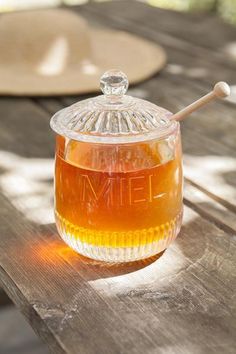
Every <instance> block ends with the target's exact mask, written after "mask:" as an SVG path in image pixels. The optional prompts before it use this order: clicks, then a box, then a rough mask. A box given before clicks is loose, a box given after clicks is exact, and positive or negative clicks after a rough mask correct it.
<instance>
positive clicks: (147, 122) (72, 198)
mask: <svg viewBox="0 0 236 354" xmlns="http://www.w3.org/2000/svg"><path fill="white" fill-rule="evenodd" d="M100 86H101V89H102V92H103V93H104V95H101V96H98V97H95V98H91V99H87V100H84V101H80V102H78V103H75V104H73V105H72V106H70V107H68V108H65V109H63V110H61V111H59V112H57V113H56V114H55V115H54V116H53V117H52V119H51V127H52V129H53V130H54V131H55V132H56V133H57V137H56V157H55V160H56V161H55V218H56V225H57V229H58V232H59V234H60V235H61V237H62V239H63V240H64V241H65V242H66V243H67V244H68V245H69V246H70V247H72V248H73V249H74V250H75V251H76V252H78V253H80V254H82V255H84V256H87V257H90V258H93V259H98V260H102V261H107V262H128V261H135V260H139V259H143V258H147V257H150V256H153V255H155V254H157V253H159V252H161V251H163V250H164V249H165V248H167V247H168V246H169V244H170V243H171V242H172V241H173V240H174V239H175V238H176V236H177V235H178V233H179V230H180V227H181V222H182V208H183V207H182V186H183V177H182V150H181V139H180V127H179V123H178V122H177V121H173V120H170V119H169V117H170V116H171V114H170V112H168V111H167V110H165V109H164V108H161V107H158V106H156V105H154V104H152V103H150V102H147V101H145V100H142V99H138V98H133V97H130V96H128V95H126V91H127V88H128V80H127V77H126V75H125V74H123V73H122V72H120V71H116V70H111V71H108V72H106V73H105V74H104V75H103V76H102V77H101V82H100Z"/></svg>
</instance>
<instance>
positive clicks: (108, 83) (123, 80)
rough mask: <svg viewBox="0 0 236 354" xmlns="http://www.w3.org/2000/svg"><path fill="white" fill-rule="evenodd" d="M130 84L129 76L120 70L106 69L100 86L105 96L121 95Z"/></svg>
mask: <svg viewBox="0 0 236 354" xmlns="http://www.w3.org/2000/svg"><path fill="white" fill-rule="evenodd" d="M128 86H129V81H128V78H127V76H126V75H125V74H124V73H123V72H122V71H119V70H109V71H106V72H105V73H104V74H103V75H102V77H101V79H100V88H101V90H102V92H103V93H104V95H105V96H110V97H111V96H113V97H114V98H115V97H118V98H119V97H121V96H123V95H125V94H126V91H127V89H128Z"/></svg>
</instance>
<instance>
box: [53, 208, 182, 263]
mask: <svg viewBox="0 0 236 354" xmlns="http://www.w3.org/2000/svg"><path fill="white" fill-rule="evenodd" d="M56 223H57V228H58V231H59V234H60V235H61V237H62V239H63V240H64V241H65V242H66V243H67V244H68V245H69V246H70V247H71V248H72V249H74V250H75V251H76V252H78V253H80V254H82V255H84V256H86V257H89V258H93V259H97V260H100V261H106V262H130V261H137V260H140V259H144V258H148V257H151V256H154V255H155V254H157V253H160V252H162V251H163V250H164V249H166V248H167V247H168V246H169V245H170V243H171V242H172V241H173V240H174V239H175V238H176V236H177V235H178V233H179V231H180V227H181V223H182V213H180V214H179V215H178V216H177V217H176V218H175V219H173V220H171V221H170V222H168V223H165V224H162V225H160V226H157V227H154V228H153V227H152V228H149V229H143V230H135V231H129V232H121V233H119V232H111V233H109V232H108V231H105V232H104V233H103V232H102V231H97V232H96V231H93V230H87V229H83V228H81V227H78V228H77V227H75V226H74V225H72V224H71V223H69V222H68V221H66V220H65V219H64V218H62V217H61V216H60V215H59V214H58V213H56ZM108 233H109V234H110V235H109V237H108V235H107V234H108ZM95 234H96V237H95ZM91 235H92V236H91ZM125 235H126V237H125ZM104 239H105V240H106V243H105V241H104ZM125 239H126V240H125ZM108 240H110V242H108ZM104 243H105V244H104ZM108 243H109V244H108ZM124 244H126V246H124Z"/></svg>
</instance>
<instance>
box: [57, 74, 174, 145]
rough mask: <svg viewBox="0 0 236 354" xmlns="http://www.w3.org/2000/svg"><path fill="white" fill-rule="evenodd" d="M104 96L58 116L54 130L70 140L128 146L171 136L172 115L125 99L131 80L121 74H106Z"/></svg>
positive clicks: (76, 106) (66, 109) (69, 109)
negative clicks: (170, 117) (137, 142)
mask: <svg viewBox="0 0 236 354" xmlns="http://www.w3.org/2000/svg"><path fill="white" fill-rule="evenodd" d="M100 87H101V90H102V92H103V93H104V95H101V96H97V97H95V98H91V99H87V100H83V101H80V102H77V103H75V104H73V105H72V106H70V107H68V108H65V109H62V110H61V111H59V112H57V113H56V114H55V115H54V116H53V117H52V119H51V127H52V129H53V130H55V131H56V132H57V133H58V134H60V135H63V136H66V137H68V138H70V139H74V140H79V141H90V142H104V143H119V142H120V143H125V142H135V141H144V140H147V139H150V138H154V137H160V136H163V135H166V134H168V133H169V132H170V131H172V128H174V125H175V122H172V121H170V120H169V118H168V116H170V112H168V111H167V110H165V109H164V108H161V107H158V106H156V105H154V104H152V103H150V102H148V101H145V100H142V99H138V98H133V97H131V96H127V95H125V93H126V91H127V89H128V79H127V77H126V75H125V74H124V73H122V72H120V71H116V70H110V71H108V72H106V73H105V74H104V75H103V76H102V77H101V81H100Z"/></svg>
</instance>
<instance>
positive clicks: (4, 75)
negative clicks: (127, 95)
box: [0, 29, 166, 96]
mask: <svg viewBox="0 0 236 354" xmlns="http://www.w3.org/2000/svg"><path fill="white" fill-rule="evenodd" d="M90 37H91V38H90V40H91V49H92V50H91V57H90V58H87V60H85V61H84V62H83V63H82V62H78V64H77V65H73V67H70V68H67V69H66V70H65V71H63V72H62V73H60V74H58V75H53V76H49V75H40V74H37V73H36V72H35V73H34V72H33V71H30V70H27V67H26V68H25V69H22V68H21V67H20V66H19V64H18V65H16V66H13V65H12V64H11V66H7V65H6V64H5V65H4V66H3V65H1V61H0V95H14V96H23V95H28V96H55V95H73V94H85V93H91V92H96V91H99V80H100V77H101V75H102V74H103V73H104V72H105V71H107V70H109V69H113V68H115V69H119V70H122V71H123V72H125V73H126V75H127V76H128V78H129V82H130V84H134V83H138V82H140V81H142V80H145V79H147V78H149V77H150V76H152V75H153V74H155V73H157V72H158V71H160V70H161V69H162V68H163V66H164V65H165V63H166V54H165V51H164V49H163V48H162V47H160V46H159V45H157V44H155V43H153V42H150V41H148V40H145V39H142V38H139V37H137V36H135V35H132V34H129V33H126V32H122V31H113V30H101V29H92V30H91V36H90Z"/></svg>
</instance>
